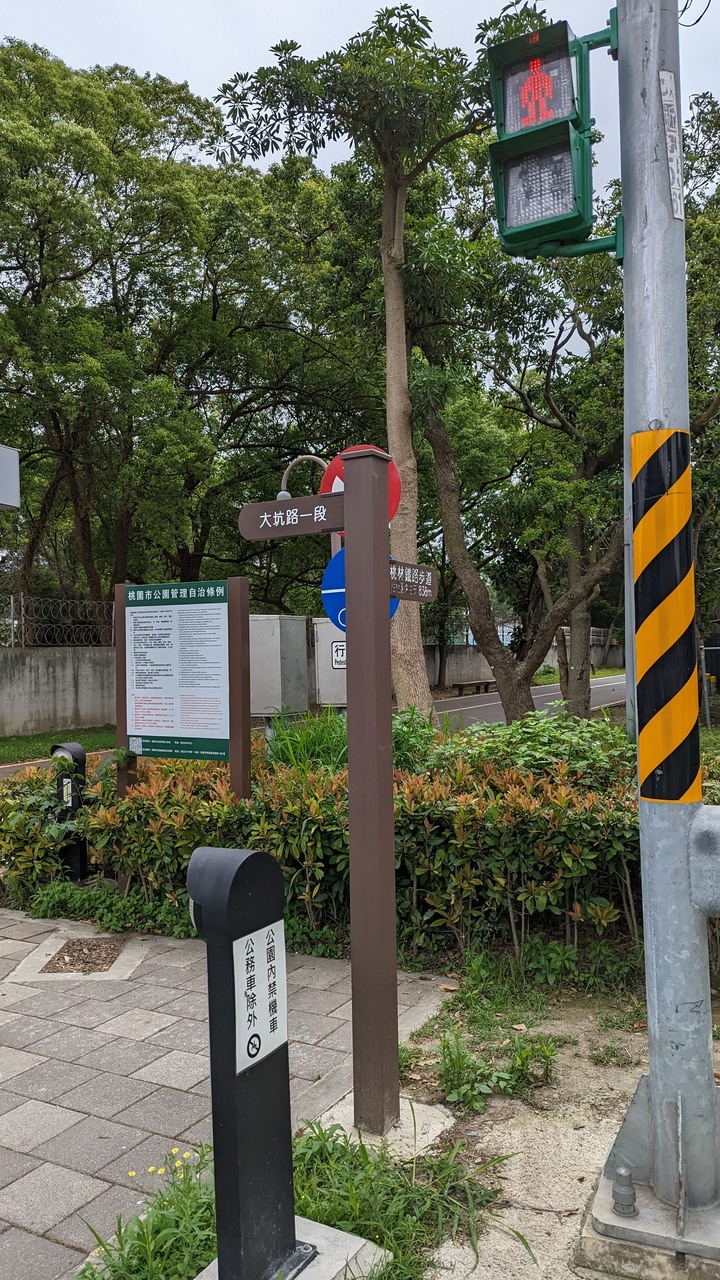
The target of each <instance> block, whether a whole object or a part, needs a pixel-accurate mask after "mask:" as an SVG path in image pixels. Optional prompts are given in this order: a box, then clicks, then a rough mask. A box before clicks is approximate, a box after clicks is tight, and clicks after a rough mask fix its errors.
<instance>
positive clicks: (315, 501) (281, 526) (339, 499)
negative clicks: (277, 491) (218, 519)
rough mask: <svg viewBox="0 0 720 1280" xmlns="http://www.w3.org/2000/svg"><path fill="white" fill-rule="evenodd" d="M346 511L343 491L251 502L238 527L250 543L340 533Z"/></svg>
mask: <svg viewBox="0 0 720 1280" xmlns="http://www.w3.org/2000/svg"><path fill="white" fill-rule="evenodd" d="M344 511H345V501H344V498H343V495H342V493H326V494H322V495H321V496H318V495H317V494H311V495H310V496H309V497H308V496H306V497H303V498H279V499H278V500H277V501H274V502H248V503H246V505H245V506H244V507H242V508H241V509H240V514H239V516H238V529H239V530H240V532H241V534H242V536H243V538H247V539H248V540H249V541H250V542H260V541H265V540H266V539H267V540H269V539H271V538H297V537H303V536H304V535H305V534H309V533H337V532H339V531H340V530H341V529H342V527H343V522H344Z"/></svg>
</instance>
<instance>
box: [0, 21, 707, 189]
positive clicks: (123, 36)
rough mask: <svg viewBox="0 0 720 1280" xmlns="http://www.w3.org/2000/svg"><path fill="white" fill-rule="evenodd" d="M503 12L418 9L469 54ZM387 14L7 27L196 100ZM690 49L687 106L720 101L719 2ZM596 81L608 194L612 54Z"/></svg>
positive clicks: (614, 172)
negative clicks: (709, 95)
mask: <svg viewBox="0 0 720 1280" xmlns="http://www.w3.org/2000/svg"><path fill="white" fill-rule="evenodd" d="M700 3H701V0H696V4H695V8H697V7H698V6H700ZM502 4H503V0H424V2H423V0H418V7H419V8H420V10H421V12H422V13H424V14H426V16H427V17H428V18H430V20H431V22H432V25H433V33H434V36H435V39H436V41H437V42H438V44H444V45H460V46H461V47H462V48H463V49H465V51H466V52H467V53H468V54H472V52H473V39H474V35H475V30H476V27H477V23H478V21H479V19H480V18H482V17H489V16H491V15H493V14H496V13H498V12H499V10H500V9H501V8H502ZM380 7H381V6H380V4H379V3H377V2H373V0H344V3H338V0H304V2H303V0H301V2H300V3H297V0H295V2H294V3H290V0H255V2H254V3H252V2H249V0H199V2H198V0H5V3H4V4H3V6H2V9H3V12H2V16H1V17H0V23H2V26H3V28H4V30H3V35H5V36H16V37H19V38H20V39H23V40H28V41H30V42H33V43H35V44H39V45H42V46H43V47H44V48H46V49H49V50H50V52H51V53H54V54H56V55H57V56H58V57H60V58H62V59H63V60H64V61H65V62H67V63H69V65H70V66H73V67H90V66H95V65H97V64H101V65H108V64H110V63H113V62H120V63H123V64H125V65H127V66H131V67H134V68H135V70H136V71H140V72H145V71H150V72H153V73H155V72H160V73H162V74H163V75H166V76H169V77H170V78H171V79H173V80H187V81H188V83H189V85H190V88H191V89H192V90H193V91H194V92H195V93H199V94H203V95H204V96H206V97H212V96H213V95H214V94H215V93H216V92H217V89H218V86H219V85H220V84H222V82H223V81H224V80H226V79H228V78H229V77H230V76H231V75H232V74H233V72H235V71H250V70H254V69H255V67H258V66H261V65H263V64H264V63H267V62H269V61H271V58H270V57H269V55H268V50H269V49H270V46H271V45H273V44H275V43H277V41H278V40H281V39H289V38H292V39H295V40H297V41H299V42H300V44H301V45H302V49H303V52H304V53H305V54H306V55H307V56H309V57H312V56H314V55H316V54H319V53H322V52H323V51H324V50H326V49H332V48H337V47H338V46H339V45H341V44H343V43H344V42H345V40H346V39H347V38H348V37H349V36H351V35H354V34H355V33H356V32H358V31H362V30H364V29H365V28H366V27H367V26H369V25H370V23H371V22H372V18H373V15H374V13H375V12H376V10H377V9H378V8H380ZM546 7H547V10H548V13H549V14H550V15H551V17H553V18H555V19H557V18H567V19H568V21H569V22H570V24H571V26H572V27H573V29H574V31H575V33H576V35H585V34H587V33H588V32H590V31H596V30H598V29H600V28H602V27H604V26H605V23H606V20H607V15H608V13H609V9H610V0H547V4H546ZM681 42H682V43H681V47H682V92H683V99H684V101H685V103H686V104H687V101H688V97H689V95H690V94H693V93H699V92H700V91H701V90H703V89H710V90H712V92H713V93H715V94H716V95H718V96H720V69H719V68H718V50H719V49H720V0H714V2H713V4H712V5H711V7H710V10H709V12H708V14H707V16H706V17H705V18H704V19H703V21H702V22H701V23H700V25H699V26H698V27H695V28H691V29H688V30H685V31H683V32H682V33H681ZM591 74H592V85H593V112H594V115H595V117H596V120H597V124H598V128H599V129H600V130H601V131H602V133H603V134H604V135H605V139H606V140H605V142H604V143H603V145H602V147H601V148H600V152H599V155H598V160H599V171H598V176H599V177H600V179H601V183H600V184H599V185H602V184H603V183H604V182H606V181H608V180H609V179H610V178H612V177H615V176H618V173H619V160H618V155H619V150H618V142H617V130H618V124H617V68H616V64H615V63H613V62H612V61H611V59H610V58H609V57H608V56H607V53H606V51H605V50H598V51H597V52H596V53H593V54H592V55H591ZM336 156H337V152H335V154H333V155H332V156H331V157H330V158H333V159H334V158H336ZM320 163H322V160H320Z"/></svg>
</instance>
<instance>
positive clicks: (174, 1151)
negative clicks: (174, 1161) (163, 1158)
mask: <svg viewBox="0 0 720 1280" xmlns="http://www.w3.org/2000/svg"><path fill="white" fill-rule="evenodd" d="M179 1150H180V1148H179V1147H173V1149H172V1151H171V1152H170V1155H171V1156H176V1155H177V1153H178V1151H179Z"/></svg>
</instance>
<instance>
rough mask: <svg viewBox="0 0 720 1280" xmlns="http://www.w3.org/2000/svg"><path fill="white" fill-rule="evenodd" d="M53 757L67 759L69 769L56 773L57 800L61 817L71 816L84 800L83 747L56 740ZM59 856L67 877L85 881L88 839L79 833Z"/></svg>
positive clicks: (59, 770) (76, 880) (84, 761)
mask: <svg viewBox="0 0 720 1280" xmlns="http://www.w3.org/2000/svg"><path fill="white" fill-rule="evenodd" d="M50 756H51V758H52V759H53V760H57V761H60V760H66V761H67V762H68V764H70V765H71V766H72V768H69V769H68V768H64V769H63V768H59V769H58V772H57V780H56V781H57V799H58V806H59V808H60V809H62V810H63V811H64V812H63V817H65V816H66V815H67V816H69V817H74V816H75V814H76V813H77V811H78V809H79V808H80V806H81V804H82V802H83V791H84V789H85V763H86V755H85V748H84V747H82V746H81V745H80V743H79V742H58V743H56V744H55V746H53V747H51V748H50ZM62 859H63V862H64V863H65V866H66V867H67V869H68V872H69V875H70V879H71V880H74V881H75V883H76V884H80V882H81V881H82V880H87V874H88V857H87V840H86V839H85V838H84V836H78V837H77V838H76V839H75V840H73V841H72V843H71V844H68V845H65V847H64V848H63V850H62Z"/></svg>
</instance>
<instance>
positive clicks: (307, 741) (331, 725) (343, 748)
mask: <svg viewBox="0 0 720 1280" xmlns="http://www.w3.org/2000/svg"><path fill="white" fill-rule="evenodd" d="M267 755H268V760H269V761H270V762H271V763H272V764H286V765H289V766H290V767H291V768H293V769H316V768H317V767H318V766H321V767H323V768H325V769H331V770H333V771H337V770H338V769H345V768H347V721H346V719H345V716H344V715H341V714H340V713H339V712H337V711H335V709H334V708H333V707H326V708H325V710H323V711H320V712H319V713H318V714H317V715H314V714H313V713H312V712H311V711H308V712H307V714H306V715H304V716H288V715H283V716H273V718H272V720H271V722H270V736H269V738H268V745H267Z"/></svg>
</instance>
